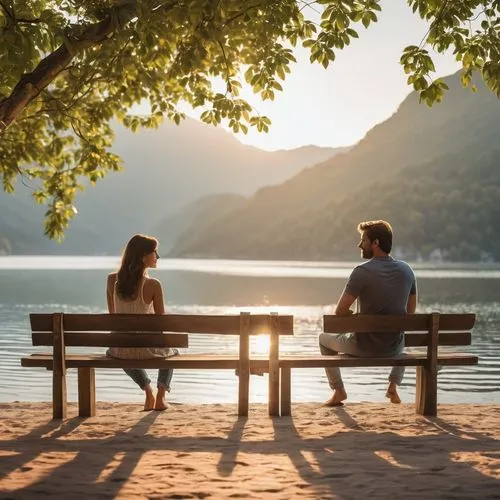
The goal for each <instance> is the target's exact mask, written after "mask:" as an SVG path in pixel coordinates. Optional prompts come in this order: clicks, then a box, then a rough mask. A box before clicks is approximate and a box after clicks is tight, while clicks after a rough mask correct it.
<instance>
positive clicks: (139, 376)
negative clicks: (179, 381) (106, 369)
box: [123, 368, 174, 392]
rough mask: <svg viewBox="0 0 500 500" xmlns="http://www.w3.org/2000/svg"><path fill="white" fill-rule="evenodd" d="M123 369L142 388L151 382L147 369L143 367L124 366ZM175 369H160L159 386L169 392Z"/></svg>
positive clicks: (157, 380) (157, 381) (157, 382)
mask: <svg viewBox="0 0 500 500" xmlns="http://www.w3.org/2000/svg"><path fill="white" fill-rule="evenodd" d="M123 371H124V372H125V373H126V374H127V375H128V376H129V377H130V378H131V379H132V380H133V381H134V382H135V383H136V384H137V385H138V386H139V387H140V388H141V389H142V390H144V389H145V388H146V386H147V385H149V384H150V383H151V379H150V378H149V377H148V374H147V372H146V370H144V369H143V368H124V369H123ZM173 374H174V370H173V369H172V368H161V369H160V370H158V378H157V379H156V385H157V387H164V388H165V390H166V391H167V392H170V381H171V380H172V375H173Z"/></svg>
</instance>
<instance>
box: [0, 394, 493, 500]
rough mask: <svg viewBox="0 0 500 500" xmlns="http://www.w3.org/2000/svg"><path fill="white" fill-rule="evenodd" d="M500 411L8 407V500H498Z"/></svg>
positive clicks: (1, 414)
mask: <svg viewBox="0 0 500 500" xmlns="http://www.w3.org/2000/svg"><path fill="white" fill-rule="evenodd" d="M499 436H500V406H498V405H440V406H439V416H438V417H437V418H426V417H421V416H418V415H415V413H414V407H413V405H390V404H370V403H359V404H350V405H345V406H344V407H342V408H324V407H321V406H319V405H317V404H312V403H311V404H295V405H294V406H293V417H284V418H269V417H268V416H267V408H266V406H265V405H251V410H250V415H249V417H248V418H238V417H237V414H236V406H235V405H227V404H224V405H217V404H211V405H187V404H172V405H170V407H169V409H168V410H167V411H165V412H155V411H152V412H143V411H141V407H140V405H139V404H123V403H104V402H102V403H98V408H97V416H96V417H92V418H88V419H81V418H79V417H78V416H77V408H76V405H75V404H70V406H69V416H68V419H67V420H65V421H64V422H60V421H59V422H58V421H52V420H51V407H50V404H49V403H5V404H0V498H2V499H8V498H16V499H19V498H27V499H32V498H41V497H43V498H62V499H65V498H81V499H85V498H88V499H89V500H90V499H96V498H214V499H218V498H233V499H240V498H241V499H246V498H249V499H261V498H262V499H278V498H280V499H290V498H314V499H321V498H339V499H365V498H367V499H378V498H384V499H387V498H393V499H394V500H395V499H399V498H418V499H422V498H425V499H434V498H470V499H485V498H499V499H500V443H499Z"/></svg>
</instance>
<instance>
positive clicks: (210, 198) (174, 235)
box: [153, 194, 247, 254]
mask: <svg viewBox="0 0 500 500" xmlns="http://www.w3.org/2000/svg"><path fill="white" fill-rule="evenodd" d="M246 201H247V198H245V197H244V196H242V195H238V194H213V195H207V196H203V197H201V198H198V199H197V200H196V201H194V202H192V203H189V204H188V205H186V206H185V207H183V209H182V210H180V211H179V212H177V213H175V214H174V215H171V216H169V217H166V218H165V219H163V220H162V221H160V223H159V224H158V225H157V226H156V227H155V228H154V230H153V233H154V234H155V235H156V236H157V237H158V239H159V241H160V242H161V249H160V252H161V253H162V254H163V253H166V252H168V251H169V250H170V249H171V247H172V246H173V244H174V243H175V242H176V241H177V240H178V239H179V237H181V235H182V237H183V239H184V241H189V240H190V239H193V240H195V239H196V238H197V235H198V232H199V231H200V230H204V229H205V228H208V227H209V226H210V224H211V223H212V222H214V221H216V220H217V219H219V218H221V217H223V216H225V215H226V214H228V213H230V212H232V211H233V210H236V209H237V208H239V207H241V206H243V205H244V204H245V203H246Z"/></svg>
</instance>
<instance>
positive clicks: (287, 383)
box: [281, 366, 292, 417]
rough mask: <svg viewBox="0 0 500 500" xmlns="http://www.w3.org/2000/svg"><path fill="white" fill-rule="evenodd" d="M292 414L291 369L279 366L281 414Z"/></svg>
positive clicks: (287, 415) (283, 415)
mask: <svg viewBox="0 0 500 500" xmlns="http://www.w3.org/2000/svg"><path fill="white" fill-rule="evenodd" d="M291 414H292V369H291V368H290V367H289V366H287V367H282V368H281V416H282V417H289V416H290V415H291Z"/></svg>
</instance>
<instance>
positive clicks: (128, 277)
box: [116, 234, 158, 299]
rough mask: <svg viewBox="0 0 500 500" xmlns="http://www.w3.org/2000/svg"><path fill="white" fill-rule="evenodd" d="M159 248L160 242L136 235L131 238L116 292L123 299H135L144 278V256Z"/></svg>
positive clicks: (118, 277) (119, 274) (119, 272)
mask: <svg viewBox="0 0 500 500" xmlns="http://www.w3.org/2000/svg"><path fill="white" fill-rule="evenodd" d="M157 247H158V240H156V239H155V238H151V237H149V236H145V235H143V234H135V235H134V236H132V238H130V240H129V242H128V243H127V246H126V247H125V251H124V252H123V256H122V263H121V265H120V269H119V270H118V275H117V280H116V292H117V293H118V295H119V296H120V297H121V298H122V299H130V298H133V297H135V295H136V293H137V288H138V286H139V282H140V281H141V278H142V277H143V276H144V271H145V267H144V262H143V258H144V256H146V255H148V254H150V253H152V252H154V251H155V250H156V249H157Z"/></svg>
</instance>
